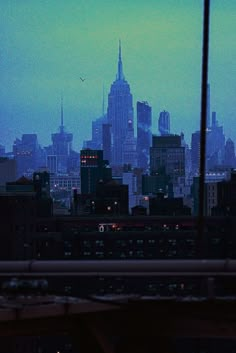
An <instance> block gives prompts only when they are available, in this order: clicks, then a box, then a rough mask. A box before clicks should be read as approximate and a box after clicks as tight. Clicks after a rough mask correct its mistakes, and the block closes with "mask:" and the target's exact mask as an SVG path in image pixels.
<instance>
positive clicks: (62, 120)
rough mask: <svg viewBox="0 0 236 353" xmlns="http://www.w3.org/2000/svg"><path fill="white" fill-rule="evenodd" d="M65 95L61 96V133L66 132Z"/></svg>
mask: <svg viewBox="0 0 236 353" xmlns="http://www.w3.org/2000/svg"><path fill="white" fill-rule="evenodd" d="M63 113H64V112H63V95H62V94H61V126H60V132H64V114H63Z"/></svg>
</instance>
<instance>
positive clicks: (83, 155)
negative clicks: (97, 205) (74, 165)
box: [80, 149, 112, 194]
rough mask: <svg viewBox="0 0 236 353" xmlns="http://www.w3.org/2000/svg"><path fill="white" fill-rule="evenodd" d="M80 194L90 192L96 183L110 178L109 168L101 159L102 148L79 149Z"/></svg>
mask: <svg viewBox="0 0 236 353" xmlns="http://www.w3.org/2000/svg"><path fill="white" fill-rule="evenodd" d="M80 177H81V194H92V193H95V191H96V186H97V183H98V182H99V181H100V180H102V181H109V180H111V178H112V176H111V168H110V167H109V165H108V161H106V160H104V159H103V151H102V150H90V149H84V150H81V151H80Z"/></svg>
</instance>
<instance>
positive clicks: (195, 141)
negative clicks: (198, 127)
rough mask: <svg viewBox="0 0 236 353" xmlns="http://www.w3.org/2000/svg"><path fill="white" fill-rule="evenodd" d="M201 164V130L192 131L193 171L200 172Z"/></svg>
mask: <svg viewBox="0 0 236 353" xmlns="http://www.w3.org/2000/svg"><path fill="white" fill-rule="evenodd" d="M199 166H200V131H195V132H193V133H192V138H191V172H192V174H193V175H195V174H198V172H199Z"/></svg>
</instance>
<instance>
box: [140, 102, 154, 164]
mask: <svg viewBox="0 0 236 353" xmlns="http://www.w3.org/2000/svg"><path fill="white" fill-rule="evenodd" d="M151 126H152V108H151V107H150V106H149V105H148V103H147V102H137V165H138V167H139V168H142V169H143V170H144V171H147V170H148V167H149V154H150V147H151V143H152V132H151Z"/></svg>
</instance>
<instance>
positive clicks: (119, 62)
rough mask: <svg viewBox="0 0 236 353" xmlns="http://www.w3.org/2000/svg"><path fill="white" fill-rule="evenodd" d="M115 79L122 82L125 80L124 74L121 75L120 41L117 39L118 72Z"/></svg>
mask: <svg viewBox="0 0 236 353" xmlns="http://www.w3.org/2000/svg"><path fill="white" fill-rule="evenodd" d="M116 79H117V80H119V81H121V80H122V81H123V80H124V79H125V77H124V73H123V65H122V59H121V41H120V39H119V59H118V72H117V75H116Z"/></svg>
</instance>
